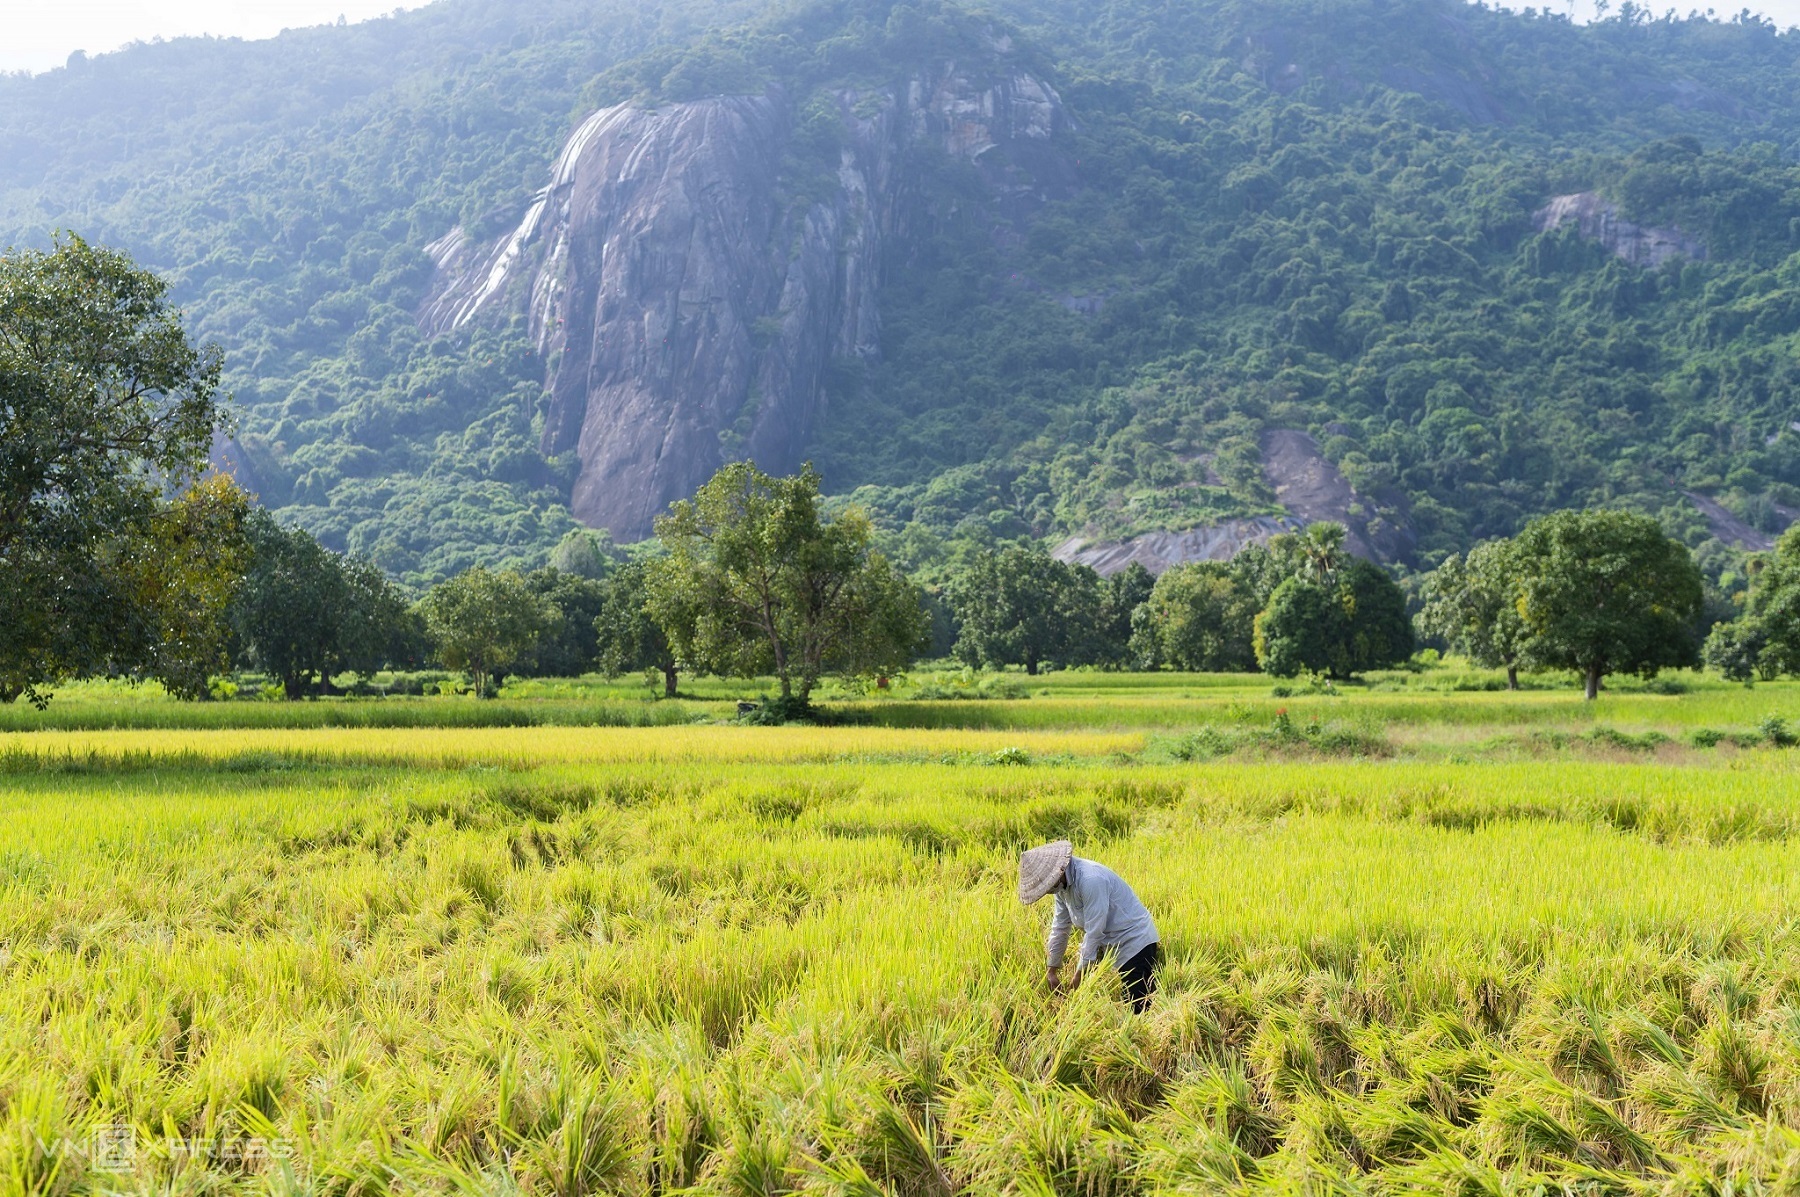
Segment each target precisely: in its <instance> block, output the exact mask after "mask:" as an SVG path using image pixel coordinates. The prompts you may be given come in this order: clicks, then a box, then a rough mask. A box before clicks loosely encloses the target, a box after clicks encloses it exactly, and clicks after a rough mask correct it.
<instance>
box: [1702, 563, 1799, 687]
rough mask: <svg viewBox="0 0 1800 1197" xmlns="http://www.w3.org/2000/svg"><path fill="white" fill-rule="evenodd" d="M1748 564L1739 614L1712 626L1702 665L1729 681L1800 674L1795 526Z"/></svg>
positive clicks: (1797, 564) (1765, 678) (1797, 565)
mask: <svg viewBox="0 0 1800 1197" xmlns="http://www.w3.org/2000/svg"><path fill="white" fill-rule="evenodd" d="M1753 567H1754V572H1753V573H1752V575H1751V581H1750V587H1749V590H1748V592H1747V593H1746V594H1745V596H1744V610H1743V614H1742V615H1741V616H1740V617H1739V618H1738V619H1736V620H1734V621H1732V622H1730V623H1721V624H1718V625H1716V626H1715V627H1714V628H1713V629H1712V634H1711V635H1710V636H1709V637H1707V641H1706V649H1705V657H1706V663H1707V664H1708V665H1710V666H1712V667H1713V668H1715V669H1717V670H1719V672H1721V673H1723V674H1724V675H1725V676H1726V677H1728V678H1731V679H1732V680H1734V681H1748V680H1749V679H1750V678H1752V677H1761V678H1763V679H1764V680H1767V679H1769V678H1773V677H1777V676H1779V675H1781V674H1784V673H1788V674H1791V673H1800V529H1793V528H1790V529H1789V530H1788V531H1787V532H1786V533H1784V534H1783V535H1782V537H1781V539H1780V540H1779V541H1777V542H1776V544H1775V551H1774V552H1773V553H1770V554H1768V555H1767V556H1766V557H1761V558H1758V559H1757V560H1756V561H1754V562H1753Z"/></svg>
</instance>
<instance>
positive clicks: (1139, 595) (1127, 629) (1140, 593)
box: [1085, 561, 1156, 669]
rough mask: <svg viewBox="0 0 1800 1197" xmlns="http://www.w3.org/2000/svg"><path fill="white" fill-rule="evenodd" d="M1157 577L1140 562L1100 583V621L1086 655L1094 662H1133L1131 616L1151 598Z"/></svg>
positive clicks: (1107, 664)
mask: <svg viewBox="0 0 1800 1197" xmlns="http://www.w3.org/2000/svg"><path fill="white" fill-rule="evenodd" d="M1155 589H1156V578H1155V577H1154V576H1153V575H1152V574H1151V573H1150V571H1149V570H1147V569H1145V568H1144V567H1143V566H1142V565H1140V564H1139V563H1138V562H1136V561H1133V562H1132V563H1131V564H1130V565H1128V566H1126V567H1125V568H1124V569H1122V570H1120V571H1119V572H1118V573H1116V574H1114V575H1113V576H1112V577H1110V578H1107V579H1106V580H1105V581H1104V582H1103V583H1101V586H1100V620H1099V623H1098V624H1097V625H1096V628H1095V635H1094V639H1093V644H1092V645H1091V646H1090V648H1089V651H1088V653H1087V654H1085V655H1086V656H1087V657H1088V658H1089V659H1090V660H1091V661H1092V662H1093V663H1094V664H1096V665H1102V666H1105V667H1106V668H1108V669H1125V668H1128V667H1130V665H1131V663H1132V647H1131V636H1132V617H1133V616H1135V615H1136V614H1137V611H1138V608H1140V607H1142V606H1143V605H1144V604H1145V603H1146V602H1148V601H1149V599H1150V595H1151V593H1152V592H1153V591H1154V590H1155Z"/></svg>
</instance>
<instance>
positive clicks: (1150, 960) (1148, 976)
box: [1119, 943, 1162, 1014]
mask: <svg viewBox="0 0 1800 1197" xmlns="http://www.w3.org/2000/svg"><path fill="white" fill-rule="evenodd" d="M1161 965H1162V945H1161V944H1159V943H1153V944H1151V945H1150V946H1149V947H1147V948H1145V949H1144V950H1143V951H1141V952H1139V953H1138V954H1137V955H1135V956H1133V957H1132V958H1131V959H1130V960H1127V961H1126V962H1125V963H1124V964H1121V965H1120V966H1119V979H1120V980H1121V981H1123V982H1124V983H1125V996H1126V997H1127V998H1129V999H1130V1001H1131V1008H1132V1009H1133V1010H1136V1011H1137V1012H1138V1013H1139V1014H1142V1013H1143V1012H1144V1011H1146V1010H1148V1009H1149V1008H1150V995H1151V994H1153V993H1155V992H1156V970H1157V969H1158V968H1159V967H1160V966H1161Z"/></svg>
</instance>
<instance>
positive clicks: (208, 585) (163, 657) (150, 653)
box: [113, 474, 251, 701]
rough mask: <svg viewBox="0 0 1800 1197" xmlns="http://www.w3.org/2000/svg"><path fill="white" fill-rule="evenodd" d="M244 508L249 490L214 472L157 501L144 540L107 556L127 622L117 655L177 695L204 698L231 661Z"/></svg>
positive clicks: (244, 550) (247, 510) (245, 547)
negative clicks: (121, 554) (125, 554)
mask: <svg viewBox="0 0 1800 1197" xmlns="http://www.w3.org/2000/svg"><path fill="white" fill-rule="evenodd" d="M250 515H251V507H250V498H249V496H248V495H246V494H244V492H243V491H241V490H239V489H238V487H237V484H236V483H234V482H232V480H231V479H229V478H226V477H224V476H222V475H216V474H215V475H214V476H212V477H210V478H207V479H205V480H204V481H201V482H198V483H196V484H195V485H193V486H191V487H189V488H188V489H186V490H184V491H183V492H182V493H181V494H179V495H177V496H176V497H175V498H174V499H173V500H171V501H170V502H167V503H163V504H159V505H158V506H157V508H156V511H155V513H154V515H153V516H152V517H151V521H150V534H149V537H148V539H147V540H145V541H142V542H134V543H133V546H132V547H134V548H135V549H136V553H135V554H134V555H133V556H131V557H129V558H126V559H123V560H116V561H115V562H114V563H113V564H114V565H115V567H116V569H117V576H118V577H120V578H121V579H122V580H123V581H124V585H123V587H121V588H119V589H117V590H115V591H114V594H115V595H122V596H123V597H124V600H125V601H124V602H123V603H122V604H121V607H120V610H121V611H123V612H124V613H125V614H126V616H127V619H128V621H129V624H130V625H131V626H129V627H128V629H127V630H126V631H125V634H124V637H123V639H122V640H121V642H120V645H119V646H118V647H119V649H120V655H119V658H118V659H120V660H133V661H136V662H137V663H138V664H137V669H136V672H138V673H139V674H141V675H142V676H145V677H150V678H154V679H156V680H157V681H159V682H161V683H162V685H163V688H164V689H165V690H167V691H168V692H169V693H170V694H173V695H174V696H175V697H177V698H182V699H187V700H190V701H193V700H199V699H204V698H207V697H209V696H210V684H211V681H212V679H213V677H214V676H216V675H217V674H219V673H222V672H224V671H225V670H226V669H227V668H228V667H229V665H230V660H229V654H228V646H229V644H230V642H231V625H230V604H231V600H232V596H233V595H234V594H235V593H236V591H237V589H238V587H239V586H240V585H241V584H242V581H243V572H244V568H245V566H246V564H247V563H248V561H249V557H250V547H249V541H248V537H247V535H246V532H245V527H246V525H247V524H248V522H249V520H250Z"/></svg>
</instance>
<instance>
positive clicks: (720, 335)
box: [419, 47, 1075, 540]
mask: <svg viewBox="0 0 1800 1197" xmlns="http://www.w3.org/2000/svg"><path fill="white" fill-rule="evenodd" d="M1002 49H1003V47H1002ZM834 99H835V102H836V103H837V105H838V107H839V116H840V119H841V122H842V125H843V127H844V128H845V129H846V130H848V137H847V138H846V139H845V142H844V144H843V145H842V147H841V149H840V153H839V160H838V162H837V163H836V170H835V178H833V179H832V183H831V186H829V187H821V186H819V182H820V180H819V179H818V178H817V177H814V178H813V179H811V180H810V181H809V185H807V186H806V187H805V188H804V192H805V195H806V197H805V198H800V196H799V195H798V194H797V193H799V192H801V191H802V188H800V187H797V186H795V185H794V183H795V181H794V180H790V179H788V178H786V177H784V173H783V164H784V162H787V161H789V160H790V159H791V155H790V154H789V152H788V151H789V144H790V132H791V128H792V123H793V113H792V110H791V105H790V102H789V100H788V98H787V97H785V96H782V95H780V94H778V93H772V94H768V95H762V96H719V97H714V98H710V99H704V100H695V101H691V102H688V103H681V104H668V105H665V106H663V107H661V108H656V109H646V108H637V107H632V106H629V105H622V106H619V107H614V108H608V109H605V110H603V111H601V112H597V113H595V114H594V115H593V116H592V117H590V118H589V119H588V120H587V121H586V122H584V123H583V124H582V126H581V127H580V129H578V130H577V131H576V133H575V134H574V136H573V137H571V138H570V139H569V142H568V144H567V146H566V147H565V148H564V150H563V152H562V154H561V156H560V157H559V159H558V160H557V162H556V165H555V167H554V169H553V171H552V172H551V177H550V182H549V184H548V185H547V186H546V187H545V188H544V189H543V190H542V191H540V192H539V193H538V194H537V196H536V197H535V199H534V200H533V202H532V204H531V206H530V208H529V209H528V210H527V212H526V213H525V215H524V218H523V219H522V220H521V221H520V223H519V225H518V227H517V228H516V229H515V230H513V231H512V232H511V233H510V234H508V235H507V236H505V237H503V238H501V239H500V240H499V241H497V242H495V243H494V244H491V245H478V244H473V243H471V242H470V239H469V238H468V237H466V236H465V235H464V234H463V233H462V231H461V230H460V229H459V230H453V231H452V232H451V233H450V235H449V236H447V237H445V238H444V239H442V240H440V241H439V242H437V243H436V244H434V245H433V246H431V247H430V253H431V254H432V256H433V258H434V259H435V261H436V262H437V264H438V274H437V278H436V281H435V283H434V285H433V287H432V289H431V292H430V294H429V295H428V296H427V298H426V300H425V302H424V304H423V306H422V307H421V309H420V312H419V322H420V324H421V326H422V327H423V328H424V329H425V330H426V331H427V332H429V333H433V334H436V333H444V332H450V331H453V330H455V329H458V328H461V327H463V326H466V325H468V324H470V323H472V322H475V321H481V320H504V319H506V318H509V317H510V316H511V315H513V314H515V313H517V312H520V311H524V312H526V313H528V314H529V318H530V326H531V331H532V335H533V337H534V338H535V340H536V342H537V345H538V349H539V351H540V352H541V354H542V355H543V357H544V361H545V363H546V369H547V377H546V385H547V387H548V389H549V390H550V394H551V400H550V408H549V415H548V418H547V420H546V423H545V428H544V436H543V450H544V452H545V453H546V454H549V455H556V454H562V453H567V452H570V451H574V452H575V453H576V454H577V455H578V457H579V459H580V470H579V474H578V476H577V479H576V482H575V486H574V493H573V496H572V501H571V506H572V508H573V510H574V513H575V515H576V517H577V518H578V519H580V520H582V521H583V522H584V523H587V524H589V525H590V526H593V527H601V528H607V529H609V530H610V531H611V532H612V533H613V535H614V536H616V537H619V538H620V539H622V540H635V539H638V538H641V537H643V536H645V535H648V534H649V532H650V531H651V522H652V520H653V519H654V518H655V516H656V515H657V514H658V513H660V512H662V511H663V510H665V509H666V508H667V506H668V504H669V503H670V502H671V501H673V500H676V499H680V498H685V497H687V496H688V495H689V494H691V493H692V492H693V491H694V489H695V488H696V487H698V486H699V485H700V484H701V483H702V482H704V481H705V480H706V479H707V478H708V477H710V476H711V475H712V473H713V472H714V471H715V470H716V469H717V468H718V467H719V466H720V464H722V463H723V462H725V461H728V460H734V459H739V458H749V459H751V460H754V461H756V462H757V463H758V464H759V465H760V466H761V467H762V468H764V469H767V470H770V471H774V472H786V471H790V470H792V469H794V468H795V467H797V466H798V465H799V464H800V462H801V461H802V460H803V455H804V453H805V450H806V446H807V444H808V441H809V439H810V437H811V435H812V432H813V429H814V428H815V427H816V426H817V424H818V421H819V419H820V417H821V415H822V414H823V407H824V401H825V386H824V383H825V377H826V373H827V370H828V368H829V366H830V364H831V363H832V362H833V361H834V360H836V359H844V358H849V359H854V358H859V357H860V358H865V359H868V358H873V357H875V356H877V355H878V354H879V353H880V348H881V323H880V306H879V291H880V275H881V262H882V259H883V254H884V251H885V249H886V247H887V242H888V241H889V239H891V238H893V237H894V236H895V235H896V233H897V232H899V231H900V230H902V229H904V228H905V227H906V226H907V225H908V223H909V222H911V221H917V220H925V219H930V218H931V212H932V197H931V196H930V195H929V194H928V192H927V189H925V188H923V187H921V186H918V185H916V183H915V180H913V179H910V178H908V177H906V173H905V171H904V163H905V162H906V160H907V155H908V152H909V151H911V150H914V149H916V148H918V147H921V146H924V147H932V148H935V149H937V150H939V151H941V152H943V153H946V154H950V155H954V156H957V157H960V158H962V159H964V160H966V161H968V162H970V163H973V164H974V166H975V167H976V168H977V170H978V172H979V173H980V175H981V177H982V178H983V180H984V181H985V182H986V184H987V185H988V187H989V190H990V192H991V198H992V199H993V201H994V202H995V205H996V210H997V211H999V212H1002V213H1004V214H1008V215H1010V216H1013V217H1015V218H1016V217H1018V216H1019V215H1021V214H1023V213H1025V212H1027V211H1028V210H1029V208H1030V207H1031V206H1033V205H1035V204H1037V203H1040V202H1042V200H1043V199H1045V198H1047V197H1050V196H1053V195H1056V194H1061V193H1065V192H1066V191H1068V190H1069V189H1070V188H1072V187H1073V186H1074V184H1075V175H1074V169H1073V166H1072V164H1071V162H1070V160H1069V159H1068V158H1067V157H1066V156H1065V154H1064V153H1063V150H1062V145H1063V141H1064V138H1063V134H1064V132H1065V131H1066V129H1067V125H1068V120H1067V117H1066V116H1065V114H1064V112H1063V109H1062V104H1061V101H1060V100H1059V99H1058V98H1057V96H1056V93H1055V92H1054V91H1053V90H1051V88H1050V87H1049V86H1048V85H1047V84H1044V83H1043V82H1041V81H1039V80H1037V79H1035V78H1033V77H1032V76H1030V75H1029V74H1026V73H1023V72H1019V71H1010V70H996V69H994V68H993V67H992V65H991V64H989V65H987V66H985V67H984V69H982V70H980V71H975V70H963V69H959V68H958V66H957V65H956V64H954V63H944V64H940V65H938V66H937V67H934V68H932V69H929V70H925V71H921V72H920V73H919V74H918V75H917V76H915V77H914V78H913V79H912V80H911V81H910V83H909V85H908V86H906V87H904V88H899V89H895V90H893V91H888V92H881V93H861V92H856V91H845V92H842V93H840V94H838V95H836V96H835V97H834Z"/></svg>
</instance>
